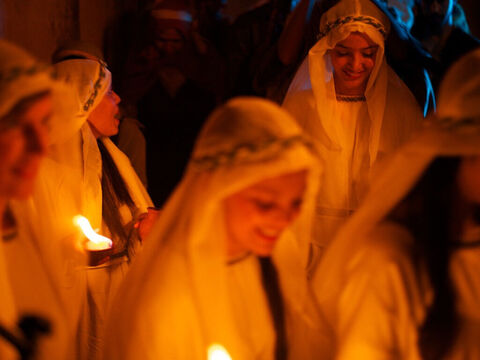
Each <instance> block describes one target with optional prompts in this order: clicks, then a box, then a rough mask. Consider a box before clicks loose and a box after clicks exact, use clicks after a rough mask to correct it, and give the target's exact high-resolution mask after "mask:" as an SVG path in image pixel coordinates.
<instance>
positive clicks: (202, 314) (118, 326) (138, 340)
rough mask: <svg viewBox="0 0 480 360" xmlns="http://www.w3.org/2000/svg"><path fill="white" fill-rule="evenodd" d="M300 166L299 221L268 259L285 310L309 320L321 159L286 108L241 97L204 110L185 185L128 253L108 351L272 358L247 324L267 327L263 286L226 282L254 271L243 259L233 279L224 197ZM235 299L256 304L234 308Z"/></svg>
mask: <svg viewBox="0 0 480 360" xmlns="http://www.w3.org/2000/svg"><path fill="white" fill-rule="evenodd" d="M304 169H305V170H308V186H307V189H306V193H305V196H304V203H303V205H302V210H301V214H300V216H299V217H298V218H297V220H296V221H295V223H294V227H295V229H287V230H285V232H284V233H283V235H282V236H281V238H280V239H279V240H278V244H277V246H276V249H275V253H274V262H275V263H276V265H277V268H278V271H279V275H280V283H281V287H282V290H283V291H282V292H283V294H284V295H285V296H284V297H285V303H286V308H287V309H286V311H287V313H288V312H289V311H291V312H294V313H296V314H301V315H303V319H305V321H306V322H308V321H310V322H311V323H312V324H313V323H314V322H315V321H314V320H312V319H311V316H312V312H311V309H310V308H309V305H308V300H309V295H308V294H307V288H306V284H305V282H302V281H298V278H300V279H302V278H303V279H305V278H306V276H305V266H306V262H307V259H306V258H307V256H308V255H307V254H308V246H309V238H310V235H311V225H312V220H313V219H312V215H313V205H314V204H313V201H312V199H314V198H315V196H316V191H317V189H318V180H319V178H320V167H319V164H318V160H317V158H316V155H315V152H314V149H313V147H312V146H311V143H310V141H309V140H308V138H307V137H305V136H304V135H302V133H301V131H300V129H299V128H298V127H297V126H296V125H295V123H294V121H293V120H292V119H291V118H290V117H289V116H288V114H286V113H285V112H283V111H282V110H281V109H279V108H278V107H276V106H275V105H274V104H273V103H269V102H267V101H265V100H260V99H253V98H238V99H234V100H231V101H230V102H228V103H227V104H226V105H225V106H223V107H221V108H220V109H218V110H216V111H215V112H214V113H213V114H212V115H211V116H210V118H209V120H208V121H207V123H206V124H205V126H204V128H203V130H202V132H201V133H200V136H199V138H198V140H197V143H196V146H195V149H194V151H193V155H192V158H191V160H190V163H189V165H188V168H187V171H186V173H185V175H184V177H183V179H182V181H181V183H180V184H179V185H178V187H177V188H176V190H175V191H174V193H173V194H172V196H171V197H170V199H169V201H168V202H167V205H166V207H165V208H164V210H163V212H162V214H161V216H160V218H159V220H158V221H157V223H156V224H155V225H154V228H153V229H152V232H151V234H150V236H149V238H148V239H147V241H146V245H145V248H144V251H143V252H142V253H141V254H140V255H139V256H138V257H137V258H136V259H135V260H134V263H133V264H132V266H131V270H130V272H129V274H128V275H127V278H126V280H125V282H124V284H123V286H122V288H121V290H120V291H119V294H118V297H117V298H116V301H115V304H114V306H113V309H112V312H111V313H110V315H109V321H108V326H107V333H108V334H109V335H108V343H107V344H106V352H105V354H104V356H105V358H115V359H137V358H142V359H158V358H185V359H187V358H188V359H205V358H206V354H207V348H208V347H209V346H210V345H211V344H214V343H218V344H221V345H223V346H224V347H225V348H226V349H227V351H228V352H229V353H230V355H231V356H232V358H233V359H238V360H240V359H245V360H247V359H253V358H256V356H260V358H262V359H263V358H265V359H270V358H272V356H273V355H272V352H271V351H272V349H271V345H268V344H269V343H270V342H271V339H270V340H269V336H268V334H266V333H264V332H262V331H260V330H259V328H258V327H255V326H254V325H253V324H254V323H258V324H259V325H260V326H261V327H263V328H265V326H266V329H268V328H271V325H268V321H267V324H263V325H262V320H261V319H265V313H266V312H267V313H268V309H266V308H265V301H261V300H260V299H261V298H263V297H264V296H262V292H263V291H262V290H261V288H257V290H256V291H255V290H252V288H251V286H250V285H249V286H247V288H250V290H251V291H250V294H245V293H244V294H243V296H241V297H238V296H237V297H235V299H232V293H231V291H230V289H231V288H232V286H233V287H234V288H235V289H234V290H235V293H240V294H241V293H242V287H243V286H245V284H256V283H258V281H259V280H258V279H259V276H260V275H259V272H258V267H255V266H254V265H253V262H249V261H248V260H242V261H240V262H239V264H240V265H239V266H243V267H244V269H243V270H242V272H241V273H240V276H239V277H238V278H237V279H234V278H233V277H232V276H231V275H230V274H231V272H232V271H234V270H232V269H234V268H232V267H235V266H238V265H236V264H233V265H228V266H227V264H226V263H227V258H226V229H225V224H224V222H225V218H224V209H223V200H224V199H225V198H226V197H228V196H229V195H231V194H234V193H236V192H238V191H240V190H242V189H244V188H246V187H248V186H250V185H253V184H255V183H257V182H259V181H261V180H264V179H267V178H271V177H275V176H279V175H282V174H285V173H291V172H296V171H300V170H304ZM294 234H295V236H294ZM250 258H251V256H250ZM242 263H243V265H241V264H242ZM293 272H297V274H298V272H303V273H302V275H301V276H292V275H293ZM297 274H295V275H297ZM237 275H238V274H237ZM232 282H233V284H232ZM242 282H243V283H244V284H243V285H242ZM247 291H248V290H247ZM259 296H260V297H259ZM255 299H257V300H255ZM238 302H240V303H242V302H243V303H246V304H249V303H250V306H253V308H255V309H257V310H256V311H254V313H247V312H245V311H244V312H240V313H238V308H235V305H234V303H237V304H238ZM246 306H247V305H246ZM287 317H288V315H287ZM267 318H268V317H267ZM252 319H253V320H252ZM249 321H253V323H252V324H250V326H249V325H248V324H249ZM241 322H243V324H240V323H241ZM242 326H243V329H245V328H247V329H250V330H251V333H250V332H249V331H247V333H245V332H242V331H241V330H240V329H242ZM287 326H288V323H287ZM270 331H271V330H270ZM254 334H255V335H254ZM186 344H188V345H186ZM262 348H263V350H262V351H260V352H259V350H261V349H262Z"/></svg>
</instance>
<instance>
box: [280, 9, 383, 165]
mask: <svg viewBox="0 0 480 360" xmlns="http://www.w3.org/2000/svg"><path fill="white" fill-rule="evenodd" d="M389 29H390V22H389V20H388V18H387V16H386V15H385V14H384V13H383V12H381V11H380V10H379V9H378V8H377V7H376V6H375V5H374V4H373V3H372V2H371V1H369V0H342V1H340V2H339V3H338V4H337V5H335V6H333V7H332V8H331V9H329V10H328V11H327V12H326V13H325V14H323V16H322V18H321V20H320V29H319V35H318V38H319V40H318V41H317V43H316V44H315V45H314V46H313V47H312V48H311V49H310V51H309V53H308V56H307V58H306V59H305V60H304V61H303V63H302V65H301V66H300V68H299V69H298V71H297V74H296V75H295V77H294V79H293V80H292V83H291V84H290V87H289V89H288V92H287V95H286V97H285V103H287V102H288V101H289V98H290V97H291V96H292V95H293V94H295V93H297V92H299V91H302V90H308V89H312V90H313V95H314V99H315V103H316V108H317V112H318V116H319V118H320V119H321V124H322V125H321V126H322V127H323V128H324V130H325V133H326V135H327V136H328V139H329V140H330V145H329V146H328V147H330V148H331V149H335V148H338V147H343V146H344V144H343V139H344V137H343V136H342V130H341V126H342V125H341V122H340V121H334V120H335V119H336V116H335V114H336V113H337V98H336V95H337V94H336V92H335V83H334V79H333V66H332V64H331V60H330V55H329V50H331V49H333V48H334V47H335V45H336V44H337V43H338V42H339V41H342V40H344V39H345V38H347V37H348V36H349V35H350V33H352V32H361V33H364V34H366V35H368V37H369V38H370V39H371V40H372V41H373V42H375V43H376V44H377V45H378V51H377V55H376V59H375V66H374V68H373V70H372V73H371V75H370V78H369V80H368V83H367V87H366V90H365V98H366V100H367V105H368V113H369V115H370V119H371V124H370V134H371V135H370V145H369V152H370V163H371V164H372V163H373V162H374V161H375V159H376V155H377V152H378V147H379V141H380V140H379V139H380V131H381V128H382V122H383V117H384V109H385V102H386V94H387V82H388V78H387V64H386V61H385V57H384V41H385V37H386V35H387V34H388V32H389ZM317 126H318V125H317Z"/></svg>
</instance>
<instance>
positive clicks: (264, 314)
mask: <svg viewBox="0 0 480 360" xmlns="http://www.w3.org/2000/svg"><path fill="white" fill-rule="evenodd" d="M388 31H389V22H388V20H387V18H386V17H385V16H384V14H383V13H382V12H381V11H379V10H378V8H376V6H375V5H373V4H372V3H370V2H369V1H367V0H342V1H340V2H339V3H338V4H337V5H335V6H334V7H332V8H331V9H330V10H328V11H327V12H326V13H325V14H324V15H323V18H322V20H321V24H320V31H319V38H318V42H317V43H316V44H315V46H314V47H313V48H312V49H311V50H310V53H309V55H308V57H307V58H306V59H305V61H304V63H303V64H302V66H301V67H300V68H299V70H298V72H297V75H296V76H295V78H294V80H293V82H292V84H291V86H290V89H289V92H288V94H287V96H286V99H285V101H284V105H283V107H284V109H282V108H280V107H278V106H277V105H275V104H273V103H271V102H268V101H266V100H262V99H259V98H237V99H233V100H230V101H229V102H227V103H226V104H225V105H223V106H221V107H219V108H218V109H216V110H215V111H214V112H213V113H212V114H211V116H210V117H209V119H208V120H207V122H206V124H205V125H204V127H203V129H202V131H201V133H200V135H199V137H198V139H197V142H196V145H195V148H194V150H193V153H192V155H191V159H190V162H189V165H188V167H187V170H186V172H185V174H184V176H183V178H182V180H181V182H180V183H179V184H178V186H177V188H176V189H175V191H174V192H173V193H172V195H171V196H170V198H169V200H168V201H167V203H166V205H165V207H164V208H163V209H162V210H161V212H160V214H159V215H158V216H156V217H155V216H153V215H152V211H150V212H149V207H151V206H152V203H151V201H150V198H149V196H148V194H147V192H146V191H145V189H144V187H143V185H142V184H141V182H140V180H139V179H138V177H137V176H136V175H135V172H134V170H133V168H132V167H131V165H130V163H129V160H128V159H127V157H126V156H125V155H124V154H123V153H122V152H121V151H120V150H119V149H118V148H116V146H115V145H114V144H113V143H112V142H111V141H110V140H109V139H108V137H109V136H112V135H114V134H115V133H116V132H117V131H118V119H117V117H118V116H117V113H118V106H117V105H118V102H119V101H120V99H119V98H118V96H117V95H116V94H115V93H114V92H113V91H112V89H111V74H110V72H109V71H108V69H107V67H106V65H105V64H104V63H103V62H101V61H99V60H98V59H96V58H89V57H82V56H75V57H71V56H70V57H67V58H66V59H64V60H62V61H60V62H58V63H57V64H55V65H54V66H53V67H49V66H45V65H42V64H40V63H38V62H37V61H35V60H34V59H33V58H32V57H31V56H29V55H28V54H26V53H25V52H24V51H23V50H21V49H19V48H17V47H16V46H14V45H11V44H9V43H7V42H5V41H1V42H0V214H1V215H2V217H1V222H0V224H1V225H2V226H1V230H0V232H1V234H2V238H3V240H2V241H1V242H0V289H1V297H0V330H1V331H0V358H1V359H16V358H19V357H20V355H21V356H22V357H23V358H25V359H26V358H32V359H209V360H212V359H234V360H241V359H244V360H252V359H265V360H274V359H275V360H279V359H298V360H303V359H305V360H306V359H329V358H336V359H444V358H445V359H480V343H479V342H478V338H479V336H480V275H479V274H480V217H479V216H480V212H479V209H480V208H479V205H480V106H479V104H480V71H479V69H480V50H475V51H473V52H471V53H469V54H467V55H466V56H464V57H463V58H462V59H461V60H459V61H458V62H457V63H456V64H455V65H454V66H452V68H451V69H450V71H449V72H448V73H447V75H446V76H445V78H444V79H443V82H442V85H441V88H440V91H439V96H438V109H437V112H436V113H435V114H431V115H430V116H429V117H428V118H427V119H423V117H422V115H421V111H420V108H419V106H418V105H417V103H416V102H415V99H414V98H413V96H412V95H411V93H410V91H409V89H408V88H407V87H406V86H405V85H404V83H403V82H402V80H401V79H400V78H399V77H398V76H397V75H396V74H395V73H394V72H393V70H392V69H391V68H390V67H389V66H388V64H387V62H386V60H385V57H384V40H385V37H386V36H387V34H388ZM159 121H161V119H159ZM165 156H168V154H165ZM77 214H82V215H84V216H85V217H87V218H88V219H89V220H90V223H91V224H92V227H93V228H94V229H97V230H98V232H99V233H100V234H102V235H104V236H107V237H109V238H111V239H112V241H113V248H112V251H111V252H110V253H109V255H108V257H106V258H105V259H103V261H100V262H97V263H92V262H91V261H89V259H88V256H87V251H86V250H85V243H86V239H85V238H84V236H82V235H81V234H80V232H79V230H78V229H77V228H76V227H75V226H74V224H73V218H74V217H75V215H77ZM152 224H153V225H152ZM26 315H34V316H37V317H38V319H37V326H36V327H35V326H33V325H31V324H30V330H32V328H33V332H35V330H38V331H39V332H40V334H39V335H38V337H37V338H35V337H34V336H29V334H30V335H31V334H32V331H30V332H29V331H28V326H27V330H25V326H24V327H23V328H22V329H23V330H22V329H20V328H19V327H18V326H17V322H18V320H19V319H20V318H23V319H25V316H26ZM42 321H43V322H42ZM47 323H48V324H49V325H50V331H49V333H48V334H47V333H45V334H42V331H43V332H47V328H48V326H46V325H47ZM40 325H43V326H40Z"/></svg>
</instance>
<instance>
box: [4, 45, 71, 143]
mask: <svg viewBox="0 0 480 360" xmlns="http://www.w3.org/2000/svg"><path fill="white" fill-rule="evenodd" d="M56 77H57V76H56V74H55V72H54V70H53V68H52V67H50V66H48V65H46V64H42V63H40V62H38V61H37V60H36V59H34V58H33V57H32V56H30V55H29V54H28V53H27V52H25V51H24V50H22V49H20V48H18V47H16V46H15V45H12V44H10V43H8V42H7V41H5V40H0V118H1V117H3V116H4V115H6V114H8V112H9V111H10V110H12V108H13V107H14V106H15V105H16V104H17V103H18V102H19V101H20V100H22V99H24V98H26V97H28V96H31V95H35V94H38V93H41V92H44V91H50V93H51V94H52V95H53V96H52V101H53V112H52V117H51V119H50V121H49V142H50V143H52V142H54V139H58V138H62V139H64V138H65V137H64V134H65V133H66V132H67V126H68V122H66V121H65V119H66V118H68V115H69V114H70V113H71V111H72V109H73V103H72V102H71V101H70V95H71V92H70V90H69V89H68V87H67V86H65V84H64V83H63V82H61V81H58V80H57V79H56Z"/></svg>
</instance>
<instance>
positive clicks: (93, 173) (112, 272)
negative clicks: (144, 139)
mask: <svg viewBox="0 0 480 360" xmlns="http://www.w3.org/2000/svg"><path fill="white" fill-rule="evenodd" d="M55 69H56V70H57V72H58V74H59V76H60V77H61V78H64V79H65V80H66V82H67V83H68V84H69V85H70V86H71V88H72V90H73V92H74V99H75V100H76V108H75V110H76V111H75V113H74V114H75V115H74V116H72V118H71V119H70V121H71V123H72V124H75V126H76V132H75V134H74V136H73V137H72V139H71V140H70V141H69V142H68V143H65V144H63V145H62V147H61V148H60V149H62V155H61V160H59V161H58V170H57V171H58V172H59V173H60V175H61V176H67V173H68V172H69V171H70V170H69V167H73V168H74V169H73V171H75V172H76V173H77V180H76V183H71V184H69V185H71V186H72V187H71V188H70V190H71V193H69V194H65V195H64V196H65V199H71V200H72V201H75V202H76V203H78V204H80V207H79V210H77V211H78V213H80V214H82V215H84V216H85V217H87V219H88V220H89V221H90V223H91V225H92V227H93V228H94V229H100V231H99V232H100V234H102V235H104V236H107V237H109V238H111V239H112V241H113V252H112V254H110V255H109V256H108V257H107V258H105V259H104V260H105V261H101V262H99V263H96V264H90V266H89V267H88V268H86V269H85V270H86V275H87V282H88V291H87V296H86V304H85V306H86V313H84V314H83V320H84V324H83V325H84V327H83V330H84V331H83V332H82V333H81V334H80V336H85V335H86V336H88V345H85V344H84V343H83V341H84V339H82V340H81V343H82V344H83V345H82V349H81V350H82V354H81V356H82V357H83V358H88V359H94V358H95V357H96V356H97V351H98V347H100V346H101V341H102V337H103V334H102V333H103V323H104V320H105V316H106V311H107V309H108V307H109V303H110V301H111V299H112V298H113V295H114V294H115V292H116V289H117V288H118V286H119V284H120V283H121V281H122V280H123V277H124V275H125V273H126V271H127V269H128V263H129V261H130V260H131V258H132V257H133V256H134V254H135V253H136V252H137V251H138V250H139V249H140V243H141V238H140V236H139V232H138V231H137V228H136V226H138V225H137V224H138V223H139V221H140V222H141V220H142V218H143V217H145V214H148V213H149V211H148V208H149V207H151V206H152V205H153V204H152V202H151V200H150V197H149V196H148V194H147V192H146V190H145V188H144V187H143V185H142V183H141V181H140V179H139V178H138V176H137V175H136V173H135V170H134V169H133V168H132V166H131V164H130V161H129V160H128V158H127V157H126V155H125V154H123V153H122V152H121V151H120V150H119V149H118V148H117V147H116V146H115V145H114V144H113V143H112V141H111V140H110V139H109V136H113V135H115V134H117V132H118V126H119V118H118V111H119V110H118V103H119V102H120V98H119V97H118V95H117V94H116V93H115V92H114V91H113V90H112V88H111V74H110V71H109V70H108V69H107V67H106V65H105V63H103V62H101V61H98V60H95V59H71V60H64V61H61V62H59V63H57V64H55ZM78 155H80V156H78ZM73 186H77V188H76V189H75V188H73ZM57 201H64V199H61V200H60V199H57Z"/></svg>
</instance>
